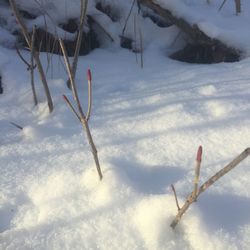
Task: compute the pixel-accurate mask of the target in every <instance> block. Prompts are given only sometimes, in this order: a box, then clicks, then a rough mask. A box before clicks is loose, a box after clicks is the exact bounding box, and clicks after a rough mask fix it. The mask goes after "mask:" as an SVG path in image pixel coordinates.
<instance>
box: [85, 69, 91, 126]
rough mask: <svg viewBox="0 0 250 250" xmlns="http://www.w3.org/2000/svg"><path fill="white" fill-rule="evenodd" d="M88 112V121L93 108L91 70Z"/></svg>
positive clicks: (89, 74)
mask: <svg viewBox="0 0 250 250" xmlns="http://www.w3.org/2000/svg"><path fill="white" fill-rule="evenodd" d="M87 76H88V112H87V115H86V120H87V121H88V120H89V118H90V114H91V108H92V75H91V71H90V69H88V74H87Z"/></svg>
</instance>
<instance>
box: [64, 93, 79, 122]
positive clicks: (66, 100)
mask: <svg viewBox="0 0 250 250" xmlns="http://www.w3.org/2000/svg"><path fill="white" fill-rule="evenodd" d="M63 99H64V101H65V102H66V103H67V104H68V106H69V108H70V109H71V111H72V112H73V113H74V114H75V115H76V117H77V119H78V120H79V121H81V118H80V116H79V115H78V114H77V112H76V110H75V108H74V107H73V105H72V103H71V102H70V101H69V99H68V97H67V96H66V95H63Z"/></svg>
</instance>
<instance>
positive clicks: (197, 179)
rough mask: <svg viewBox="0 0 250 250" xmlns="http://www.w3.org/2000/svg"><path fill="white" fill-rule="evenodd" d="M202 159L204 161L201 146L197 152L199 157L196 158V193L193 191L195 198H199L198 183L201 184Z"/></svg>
mask: <svg viewBox="0 0 250 250" xmlns="http://www.w3.org/2000/svg"><path fill="white" fill-rule="evenodd" d="M201 159H202V146H199V148H198V151H197V157H196V167H195V178H194V191H193V195H194V196H197V190H198V183H199V178H200V168H201Z"/></svg>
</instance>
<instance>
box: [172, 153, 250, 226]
mask: <svg viewBox="0 0 250 250" xmlns="http://www.w3.org/2000/svg"><path fill="white" fill-rule="evenodd" d="M249 155H250V148H247V149H245V150H244V151H243V152H242V153H241V154H240V155H239V156H237V157H236V158H235V159H234V160H233V161H231V162H230V163H229V164H228V165H226V166H225V167H224V168H222V169H221V170H220V171H219V172H217V173H216V174H215V175H213V176H212V177H211V178H209V179H208V180H207V181H206V182H205V183H204V184H203V185H202V186H201V187H200V188H199V189H198V192H197V195H194V194H193V192H192V193H191V194H190V195H189V196H188V198H187V199H186V202H185V204H184V205H183V206H182V207H181V209H180V210H179V212H178V214H177V215H176V217H175V219H174V220H173V221H172V223H171V225H170V226H171V227H172V228H173V229H174V228H175V227H176V225H177V224H178V223H179V221H180V220H181V217H182V216H183V214H184V213H185V212H186V211H187V209H188V208H189V206H190V205H191V204H192V203H193V202H194V201H195V200H196V199H197V198H198V196H199V195H200V194H201V193H203V192H204V191H205V190H207V189H208V188H209V187H210V186H211V185H212V184H213V183H215V182H216V181H217V180H219V179H220V178H221V177H222V176H224V175H225V174H227V173H228V172H229V171H230V170H232V169H233V168H234V167H236V166H237V165H238V164H239V163H240V162H242V161H243V160H244V159H245V158H247V157H248V156H249Z"/></svg>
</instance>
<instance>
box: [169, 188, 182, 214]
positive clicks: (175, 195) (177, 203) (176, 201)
mask: <svg viewBox="0 0 250 250" xmlns="http://www.w3.org/2000/svg"><path fill="white" fill-rule="evenodd" d="M171 188H172V190H173V193H174V198H175V203H176V206H177V209H178V211H180V210H181V208H180V206H179V202H178V198H177V194H176V191H175V188H174V185H173V184H171Z"/></svg>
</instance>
